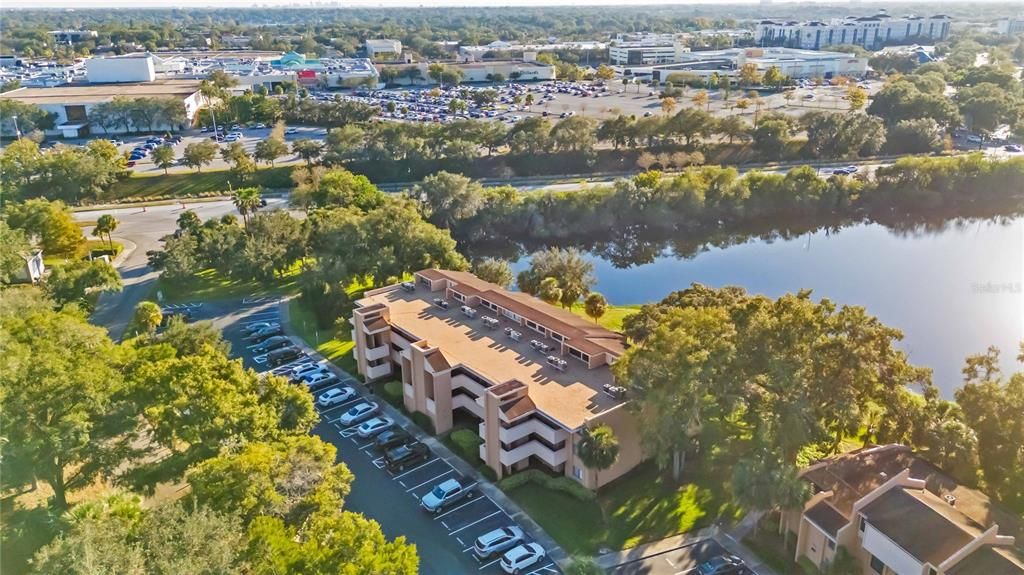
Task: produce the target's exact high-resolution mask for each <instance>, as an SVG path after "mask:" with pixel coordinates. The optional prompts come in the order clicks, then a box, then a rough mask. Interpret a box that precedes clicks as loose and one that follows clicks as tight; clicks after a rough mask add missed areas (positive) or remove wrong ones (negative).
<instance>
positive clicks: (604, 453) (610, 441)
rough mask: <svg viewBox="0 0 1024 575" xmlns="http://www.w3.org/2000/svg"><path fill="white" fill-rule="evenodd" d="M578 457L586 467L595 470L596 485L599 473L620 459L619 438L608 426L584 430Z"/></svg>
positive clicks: (577, 447)
mask: <svg viewBox="0 0 1024 575" xmlns="http://www.w3.org/2000/svg"><path fill="white" fill-rule="evenodd" d="M576 455H577V457H579V458H580V461H582V462H583V464H584V465H586V466H587V467H589V468H590V469H593V470H594V483H595V484H597V483H598V480H597V477H598V473H600V472H601V471H602V470H605V469H608V468H609V467H611V466H612V464H613V463H615V460H616V459H618V458H619V438H617V437H615V431H614V430H612V428H611V426H609V425H607V424H604V423H602V424H600V425H597V426H596V427H593V428H584V429H583V432H582V433H581V435H580V440H579V442H578V443H577V444H576Z"/></svg>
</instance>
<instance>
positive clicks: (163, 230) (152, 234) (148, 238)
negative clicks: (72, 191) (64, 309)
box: [75, 198, 287, 339]
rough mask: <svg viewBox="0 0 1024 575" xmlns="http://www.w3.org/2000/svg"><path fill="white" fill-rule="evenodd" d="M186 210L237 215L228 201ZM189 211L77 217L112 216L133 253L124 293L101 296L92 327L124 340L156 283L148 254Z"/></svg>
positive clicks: (204, 215)
mask: <svg viewBox="0 0 1024 575" xmlns="http://www.w3.org/2000/svg"><path fill="white" fill-rule="evenodd" d="M286 202H287V200H285V199H282V198H268V199H267V208H268V209H273V208H275V207H284V206H286V205H287V204H286ZM185 206H186V208H187V209H188V210H191V211H194V212H195V213H196V215H198V216H199V218H200V219H202V220H207V219H209V218H219V217H220V216H222V215H224V214H237V213H238V211H237V210H236V209H235V206H234V205H233V204H232V203H231V201H229V200H223V201H217V202H205V203H204V202H197V203H194V204H188V203H186V204H185ZM186 208H182V205H181V204H173V205H164V206H151V207H148V208H141V207H127V208H116V209H104V210H97V211H87V212H76V213H75V219H76V220H78V221H85V222H89V221H95V220H96V218H98V217H99V216H100V215H102V214H111V215H113V216H114V217H115V218H117V221H118V227H117V231H116V232H115V233H114V239H115V240H118V241H121V242H123V243H124V244H125V249H126V250H130V252H129V253H127V254H126V255H123V256H122V258H121V259H120V261H119V262H118V265H117V269H118V271H119V272H120V273H121V280H122V281H123V282H124V291H122V292H121V293H114V294H109V293H105V294H101V296H100V298H99V301H98V302H97V304H96V310H95V311H94V312H93V316H92V321H93V323H95V324H97V325H102V326H105V327H106V328H107V330H108V331H109V332H110V336H111V337H112V338H114V339H120V338H121V336H122V335H123V334H124V330H125V328H126V327H127V326H128V323H129V322H130V321H131V319H132V314H133V313H134V311H135V306H136V305H138V303H139V302H140V301H142V300H143V299H145V297H146V296H147V295H149V292H150V290H151V289H152V287H153V283H154V282H155V281H156V278H157V272H155V271H153V269H152V268H150V267H149V262H148V259H147V257H146V252H147V251H150V250H157V249H160V248H161V246H162V244H163V242H162V240H161V238H163V237H164V236H166V235H168V234H170V233H173V232H174V230H175V229H176V228H177V219H178V216H179V215H180V214H181V212H183V211H185V209H186ZM82 231H83V232H84V233H85V235H86V236H89V235H91V234H92V227H91V226H88V227H85V228H83V230H82Z"/></svg>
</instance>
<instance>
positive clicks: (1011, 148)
mask: <svg viewBox="0 0 1024 575" xmlns="http://www.w3.org/2000/svg"><path fill="white" fill-rule="evenodd" d="M1003 149H1004V150H1006V151H1007V152H1013V153H1015V154H1019V153H1020V152H1022V151H1024V148H1022V147H1021V145H1020V144H1007V145H1005V146H1003Z"/></svg>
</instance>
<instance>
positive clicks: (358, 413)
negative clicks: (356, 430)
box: [338, 401, 377, 426]
mask: <svg viewBox="0 0 1024 575" xmlns="http://www.w3.org/2000/svg"><path fill="white" fill-rule="evenodd" d="M374 413H377V404H376V403H373V402H372V401H371V402H366V401H364V402H362V403H359V404H356V405H354V406H352V408H351V409H349V410H348V411H346V412H345V413H344V414H343V415H342V416H341V418H339V419H338V422H339V423H341V424H342V425H346V426H347V425H355V424H357V423H359V422H361V421H365V420H366V419H369V418H370V417H372V416H373V414H374Z"/></svg>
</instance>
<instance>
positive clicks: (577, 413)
mask: <svg viewBox="0 0 1024 575" xmlns="http://www.w3.org/2000/svg"><path fill="white" fill-rule="evenodd" d="M352 325H353V330H352V340H353V341H354V342H355V349H354V351H353V353H354V356H355V359H356V362H357V364H358V370H359V373H360V374H362V375H363V376H364V377H365V378H366V379H367V380H370V381H374V380H384V379H395V380H400V381H401V382H402V389H403V398H404V402H405V407H406V408H407V409H408V410H409V411H416V412H420V413H423V414H426V415H427V416H428V417H429V418H430V420H431V421H432V422H433V424H434V428H435V430H436V432H437V433H444V432H446V431H448V430H450V429H451V428H452V425H453V423H454V422H455V421H456V420H457V419H458V420H460V421H462V422H470V421H471V422H473V423H474V424H475V425H476V426H477V432H478V433H479V435H480V437H481V439H482V440H483V444H482V445H481V446H480V457H481V459H483V461H485V462H486V463H487V465H488V466H490V467H491V469H493V470H494V471H495V473H497V475H498V476H499V477H502V476H505V475H508V474H510V473H514V472H516V471H520V470H523V469H526V468H527V467H531V466H537V467H540V468H544V469H546V470H549V471H551V472H554V473H561V474H564V475H566V476H568V477H573V478H575V479H576V480H577V481H579V482H580V483H582V484H584V485H586V486H587V487H590V488H597V487H599V486H601V485H604V484H606V483H608V482H610V481H612V480H613V479H615V478H617V477H619V476H621V475H623V474H624V473H626V472H627V471H629V470H630V469H632V468H633V467H634V466H636V465H637V464H638V463H640V461H641V460H642V459H643V452H642V450H641V448H640V440H639V436H638V433H637V430H636V426H635V422H634V419H633V416H632V414H631V413H630V412H629V411H627V410H626V403H627V401H628V398H627V397H625V393H624V390H622V389H621V388H618V387H616V386H615V385H614V379H613V376H612V373H611V370H610V369H609V366H610V365H611V364H613V363H614V362H615V361H616V360H617V359H618V358H619V357H621V355H622V354H623V352H624V351H625V342H624V340H623V338H622V336H621V335H619V334H617V333H614V332H611V331H609V330H607V329H604V328H601V327H599V326H597V325H595V324H594V323H593V322H590V321H588V320H586V319H583V318H581V317H579V316H576V315H574V314H572V313H570V312H567V311H564V310H562V309H559V308H556V307H554V306H551V305H548V304H546V303H544V302H541V301H540V300H538V299H536V298H534V297H532V296H530V295H528V294H524V293H520V292H512V291H508V290H505V289H504V288H501V287H500V286H497V285H495V284H491V283H488V282H485V281H483V280H480V279H479V278H477V277H475V276H473V275H472V274H469V273H466V272H454V271H445V270H435V269H428V270H423V271H420V272H417V273H416V274H415V277H414V280H413V281H412V282H405V283H402V284H397V285H393V286H388V287H385V288H381V289H378V290H373V291H370V292H367V293H366V295H365V297H364V298H363V299H360V300H359V301H357V302H356V308H355V310H354V311H353V314H352ZM598 424H608V425H610V426H611V427H612V429H614V431H615V435H616V436H617V437H618V439H619V446H620V451H619V457H618V460H617V461H616V462H615V464H613V465H612V467H611V468H609V469H606V470H601V471H597V470H593V469H589V468H587V466H586V465H584V464H583V463H582V462H581V461H579V460H578V458H577V456H576V450H575V445H576V443H577V442H578V440H579V438H580V433H581V432H582V431H583V430H584V429H585V428H587V427H590V426H594V425H598Z"/></svg>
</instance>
